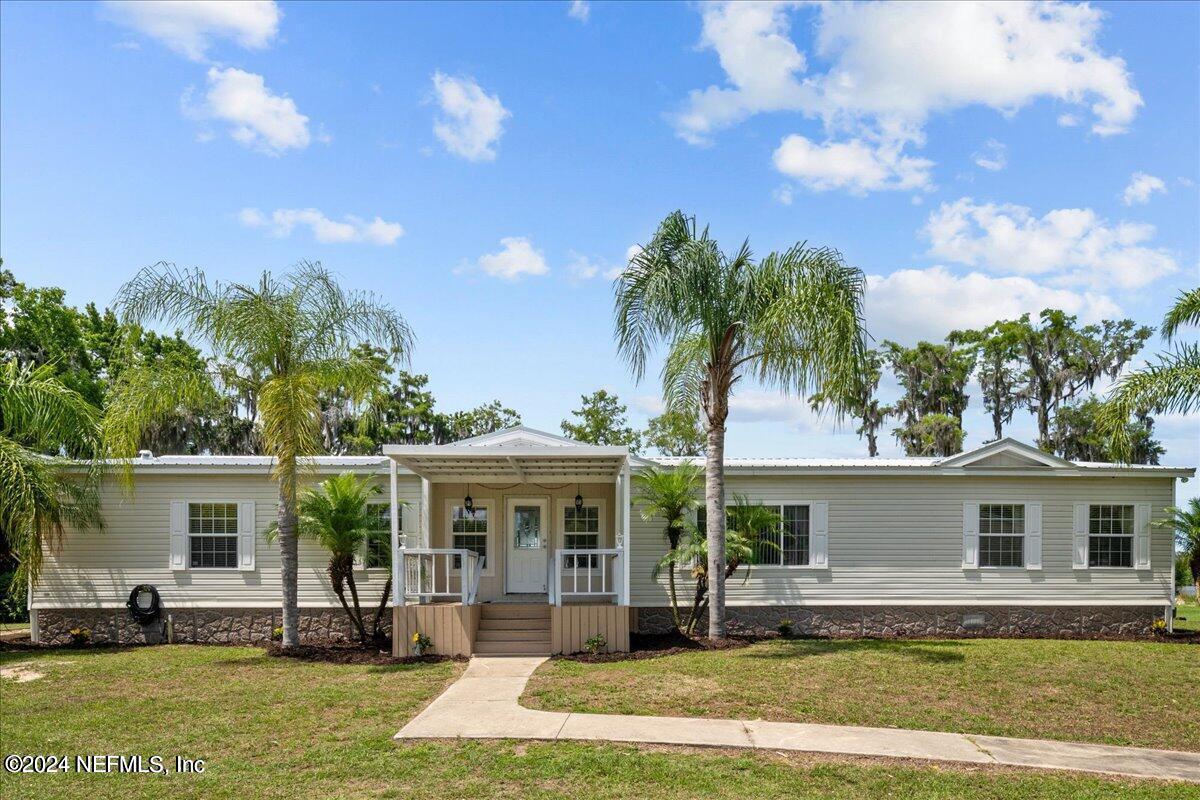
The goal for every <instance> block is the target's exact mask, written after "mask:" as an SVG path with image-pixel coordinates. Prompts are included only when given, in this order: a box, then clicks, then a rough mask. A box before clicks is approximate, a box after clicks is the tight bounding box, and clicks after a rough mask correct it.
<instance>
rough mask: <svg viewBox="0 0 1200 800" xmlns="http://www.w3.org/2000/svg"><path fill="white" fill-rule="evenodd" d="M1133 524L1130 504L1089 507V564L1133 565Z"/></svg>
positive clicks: (1095, 565)
mask: <svg viewBox="0 0 1200 800" xmlns="http://www.w3.org/2000/svg"><path fill="white" fill-rule="evenodd" d="M1134 527H1135V516H1134V508H1133V506H1132V505H1094V506H1090V507H1089V508H1088V566H1089V567H1132V566H1133V534H1134Z"/></svg>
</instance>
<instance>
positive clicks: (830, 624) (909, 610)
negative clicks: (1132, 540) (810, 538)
mask: <svg viewBox="0 0 1200 800" xmlns="http://www.w3.org/2000/svg"><path fill="white" fill-rule="evenodd" d="M636 611H637V628H636V630H637V632H639V633H665V632H667V631H669V630H671V628H672V623H671V610H670V609H669V608H638V609H636ZM727 611H728V615H729V631H730V633H741V634H749V635H762V634H766V633H771V632H774V631H776V630H778V628H779V623H780V622H781V621H783V620H791V623H792V632H793V634H794V635H797V636H828V637H834V638H854V637H872V636H873V637H881V638H893V637H898V638H902V637H916V636H950V637H970V636H1049V637H1064V638H1066V637H1082V638H1087V637H1104V636H1149V635H1150V634H1151V633H1152V630H1153V624H1154V620H1156V619H1162V614H1163V612H1162V608H1161V607H1156V606H729V607H728V608H727ZM701 627H702V628H704V629H707V620H702V621H701ZM701 632H703V631H701Z"/></svg>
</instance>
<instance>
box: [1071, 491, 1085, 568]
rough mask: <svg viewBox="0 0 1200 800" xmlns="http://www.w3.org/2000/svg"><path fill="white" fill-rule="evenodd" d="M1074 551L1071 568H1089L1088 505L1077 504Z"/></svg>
mask: <svg viewBox="0 0 1200 800" xmlns="http://www.w3.org/2000/svg"><path fill="white" fill-rule="evenodd" d="M1074 519H1075V523H1074V537H1073V542H1074V545H1075V547H1074V549H1073V550H1072V555H1071V566H1072V567H1073V568H1074V569H1087V568H1088V504H1087V503H1076V504H1075V517H1074Z"/></svg>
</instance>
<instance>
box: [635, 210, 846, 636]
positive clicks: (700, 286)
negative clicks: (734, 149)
mask: <svg viewBox="0 0 1200 800" xmlns="http://www.w3.org/2000/svg"><path fill="white" fill-rule="evenodd" d="M865 284H866V282H865V278H864V276H863V274H862V272H861V271H860V270H858V269H856V268H854V267H851V266H849V265H847V264H846V263H845V261H843V259H842V257H841V255H840V254H839V253H838V252H837V251H835V250H831V249H829V248H824V247H810V246H808V245H807V244H806V243H804V242H800V243H797V244H795V245H793V246H792V247H790V248H788V249H787V250H784V251H783V252H776V253H771V254H770V255H768V256H767V257H766V258H764V259H762V260H760V261H756V260H755V259H754V257H753V255H752V254H751V252H750V247H749V243H748V242H746V243H743V245H742V247H741V249H739V250H738V251H737V252H736V253H734V254H733V255H728V254H726V253H724V252H723V251H722V250H721V249H720V248H719V247H718V246H717V243H716V241H715V240H713V239H712V238H711V237H710V236H709V234H708V229H707V228H705V229H704V230H702V231H697V228H696V220H695V218H693V217H687V216H684V214H683V212H681V211H676V212H673V213H672V214H671V215H669V216H668V217H667V218H666V219H664V220H663V221H662V223H661V224H660V225H659V227H658V230H657V232H656V233H655V234H654V238H653V239H652V240H651V241H650V243H649V244H648V245H646V246H645V247H644V248H643V249H642V250H641V251H640V252H639V253H637V254H636V255H635V256H634V257H633V258H632V259H630V262H629V265H628V267H627V268H626V270H625V271H624V272H623V273H622V274H621V277H620V278H619V279H618V282H617V285H616V304H615V313H614V316H615V329H616V339H617V346H618V349H619V351H620V353H621V355H622V356H623V357H624V358H625V359H626V360H627V361H628V363H629V365H630V367H631V369H632V371H633V373H634V376H635V378H637V379H639V380H640V379H641V378H642V376H643V375H644V373H645V369H646V362H647V360H648V359H649V358H650V356H651V354H652V353H653V352H654V351H655V349H656V348H657V347H658V346H660V345H666V346H667V347H668V348H669V351H668V353H667V357H666V361H665V363H664V366H663V370H662V380H663V394H664V399H665V400H666V403H667V407H668V408H669V409H672V410H687V409H689V408H690V409H694V408H695V407H696V404H697V403H699V406H700V408H701V410H702V411H703V412H704V424H705V429H706V438H707V448H706V451H705V457H706V463H705V491H704V494H705V505H706V509H707V515H706V517H707V520H706V527H707V529H708V530H707V539H708V559H709V565H708V573H709V574H710V575H717V576H719V575H723V574H724V573H725V562H726V557H725V537H724V534H725V476H724V457H725V422H726V419H727V417H728V416H729V397H730V395H731V394H732V392H733V390H734V387H735V385H736V384H737V382H738V381H739V380H741V378H742V377H744V376H749V377H751V378H752V379H754V380H756V381H758V382H759V383H760V384H762V385H764V386H768V387H771V388H776V389H779V390H781V391H784V392H795V393H798V394H809V393H812V392H817V391H819V392H821V393H822V394H823V396H825V397H826V398H827V402H828V405H829V407H830V408H831V409H832V410H833V412H834V414H835V415H838V416H840V415H841V414H842V413H843V412H844V411H845V409H846V408H847V406H849V405H850V404H851V403H852V402H853V397H854V392H855V388H856V387H858V386H861V384H862V374H863V371H864V370H863V359H864V352H865V350H866V347H865V345H864V341H863V340H864V336H865V334H864V331H863V326H862V296H863V290H864V288H865ZM709 591H710V594H711V595H712V600H711V604H710V606H709V626H708V631H709V636H711V637H714V638H723V637H724V636H725V585H724V581H723V580H716V581H715V582H714V585H713V586H712V587H710V590H709Z"/></svg>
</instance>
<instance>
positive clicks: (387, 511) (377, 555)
mask: <svg viewBox="0 0 1200 800" xmlns="http://www.w3.org/2000/svg"><path fill="white" fill-rule="evenodd" d="M403 518H404V517H403V515H401V519H403ZM367 519H368V520H369V521H368V522H367V541H366V545H365V547H366V551H365V553H364V555H363V566H364V567H365V568H366V569H390V568H391V566H392V508H391V504H390V503H370V504H368V505H367Z"/></svg>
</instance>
